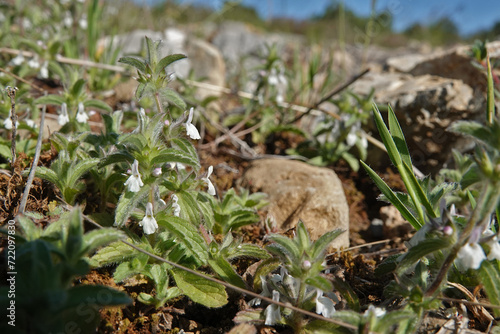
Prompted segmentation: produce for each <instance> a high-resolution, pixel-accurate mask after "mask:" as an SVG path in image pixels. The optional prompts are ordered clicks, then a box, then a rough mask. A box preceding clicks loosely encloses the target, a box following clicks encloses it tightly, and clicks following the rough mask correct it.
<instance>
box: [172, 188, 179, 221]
mask: <svg viewBox="0 0 500 334" xmlns="http://www.w3.org/2000/svg"><path fill="white" fill-rule="evenodd" d="M177 201H179V198H178V197H177V195H175V194H174V195H172V208H173V209H174V216H176V217H179V216H180V214H181V206H180V205H179V204H178V203H177Z"/></svg>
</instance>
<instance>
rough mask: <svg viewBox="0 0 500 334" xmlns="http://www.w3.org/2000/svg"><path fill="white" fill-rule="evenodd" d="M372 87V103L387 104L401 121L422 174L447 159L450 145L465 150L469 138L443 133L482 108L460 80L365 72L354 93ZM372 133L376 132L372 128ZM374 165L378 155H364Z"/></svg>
mask: <svg viewBox="0 0 500 334" xmlns="http://www.w3.org/2000/svg"><path fill="white" fill-rule="evenodd" d="M371 87H374V88H375V96H374V100H375V102H377V103H379V104H381V105H387V104H390V105H391V106H392V108H393V109H394V111H395V112H396V116H397V117H398V120H399V122H400V124H401V127H402V129H403V132H404V134H405V137H406V140H407V142H408V145H409V149H410V153H411V155H412V158H413V162H414V165H415V166H416V167H424V169H423V170H422V171H423V172H424V173H433V172H436V171H437V170H438V169H439V168H441V167H442V166H443V164H445V163H446V162H447V161H448V160H449V159H450V158H451V150H452V148H457V149H459V150H460V151H465V150H467V149H468V148H470V145H471V141H470V140H468V139H466V138H463V137H460V136H457V135H455V134H452V133H450V132H447V131H446V129H447V128H448V126H449V125H450V124H451V123H452V122H454V121H456V120H461V119H471V120H474V119H478V118H479V117H481V116H482V110H484V109H483V108H484V97H481V96H477V94H474V91H473V89H472V88H471V87H470V86H469V85H467V84H465V83H464V82H463V81H462V80H457V79H450V78H443V77H438V76H433V75H421V76H413V75H410V74H403V73H368V74H367V75H366V76H365V77H363V78H362V79H360V80H359V81H357V82H356V83H354V85H353V86H352V89H353V91H354V92H355V93H357V94H367V93H368V92H369V90H370V89H371ZM372 132H373V133H378V131H377V130H376V129H375V127H373V129H372ZM368 160H369V162H370V163H374V164H375V165H377V161H379V162H380V161H381V160H380V157H379V156H373V155H372V157H370V156H369V157H368Z"/></svg>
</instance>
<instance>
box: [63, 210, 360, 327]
mask: <svg viewBox="0 0 500 334" xmlns="http://www.w3.org/2000/svg"><path fill="white" fill-rule="evenodd" d="M67 208H70V206H69V205H67ZM83 217H84V218H85V219H86V220H87V221H89V222H90V223H92V224H93V225H94V226H96V227H98V228H103V227H102V226H101V225H99V224H98V223H96V222H95V221H94V220H93V219H91V218H90V217H88V216H86V215H83ZM121 242H123V243H124V244H125V245H127V246H129V247H132V248H133V249H135V250H137V251H139V252H141V253H143V254H146V255H148V256H149V257H151V258H153V259H155V260H157V261H161V262H165V263H167V264H169V265H171V266H172V267H175V268H177V269H181V270H183V271H186V272H188V273H191V274H193V275H196V276H199V277H202V278H204V279H206V280H208V281H211V282H214V283H217V284H220V285H222V286H224V287H226V288H228V289H231V290H234V291H236V292H239V293H241V294H244V295H249V296H251V297H254V298H259V299H261V300H264V301H266V302H268V303H270V304H275V305H278V306H281V307H284V308H288V309H290V310H292V311H295V312H299V313H302V314H305V315H307V316H309V317H311V318H315V319H318V320H322V321H326V322H329V323H332V324H335V325H338V326H342V327H345V328H349V329H357V327H356V326H354V325H351V324H349V323H346V322H343V321H340V320H334V319H331V318H326V317H323V316H321V315H319V314H316V313H314V312H310V311H306V310H303V309H301V308H299V307H295V306H293V305H290V304H289V303H283V302H278V301H275V300H273V299H272V298H269V297H265V296H262V295H260V294H258V293H255V292H253V291H250V290H246V289H243V288H240V287H237V286H235V285H232V284H230V283H227V282H224V281H221V280H219V279H217V278H214V277H212V276H208V275H206V274H202V273H199V272H197V271H196V270H193V269H189V268H186V267H184V266H183V265H180V264H178V263H176V262H172V261H169V260H166V259H164V258H162V257H160V256H158V255H156V254H153V253H150V252H148V251H146V250H144V249H142V248H140V247H138V246H136V245H134V244H132V243H130V242H128V241H125V240H121Z"/></svg>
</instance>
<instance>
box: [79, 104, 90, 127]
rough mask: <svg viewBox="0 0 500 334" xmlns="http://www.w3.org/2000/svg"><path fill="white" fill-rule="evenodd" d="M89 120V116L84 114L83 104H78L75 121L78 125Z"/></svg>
mask: <svg viewBox="0 0 500 334" xmlns="http://www.w3.org/2000/svg"><path fill="white" fill-rule="evenodd" d="M88 119H89V115H87V113H86V112H85V108H84V107H83V103H82V102H80V103H78V112H77V113H76V121H77V122H78V123H87V121H88Z"/></svg>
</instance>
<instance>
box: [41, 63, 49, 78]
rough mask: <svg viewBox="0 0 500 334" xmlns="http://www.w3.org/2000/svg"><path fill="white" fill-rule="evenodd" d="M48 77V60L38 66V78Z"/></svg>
mask: <svg viewBox="0 0 500 334" xmlns="http://www.w3.org/2000/svg"><path fill="white" fill-rule="evenodd" d="M48 77H49V62H48V61H44V62H43V64H42V67H41V68H40V78H42V79H47V78H48Z"/></svg>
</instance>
